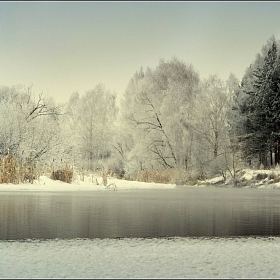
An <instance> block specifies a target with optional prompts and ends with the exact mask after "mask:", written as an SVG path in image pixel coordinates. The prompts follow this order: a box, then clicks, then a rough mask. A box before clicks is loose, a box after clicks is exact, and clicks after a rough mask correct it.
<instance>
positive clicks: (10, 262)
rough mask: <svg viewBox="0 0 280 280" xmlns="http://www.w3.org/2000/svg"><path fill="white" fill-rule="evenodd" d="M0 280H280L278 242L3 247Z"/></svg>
mask: <svg viewBox="0 0 280 280" xmlns="http://www.w3.org/2000/svg"><path fill="white" fill-rule="evenodd" d="M0 252H1V259H0V277H1V278H99V279H102V278H103V279H104V278H122V279H123V278H142V279H143V278H207V279H209V278H252V279H256V278H257V279H259V278H279V276H280V268H279V262H280V238H279V237H266V238H265V237H247V238H245V237H244V238H243V237H241V238H176V237H175V238H151V239H141V238H124V239H70V240H61V239H60V240H59V239H54V240H29V241H28V240H27V241H22V242H19V241H14V242H11V241H10V242H0Z"/></svg>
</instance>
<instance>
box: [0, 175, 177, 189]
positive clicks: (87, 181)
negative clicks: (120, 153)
mask: <svg viewBox="0 0 280 280" xmlns="http://www.w3.org/2000/svg"><path fill="white" fill-rule="evenodd" d="M95 179H97V181H98V182H99V184H97V183H96V180H95ZM107 186H108V187H106V186H104V185H103V184H102V177H101V176H100V177H95V178H94V179H92V177H91V176H85V177H84V180H83V181H82V180H79V179H75V180H73V182H72V183H70V184H68V183H65V182H62V181H59V180H52V179H50V178H48V177H47V176H40V178H39V180H35V181H34V182H33V184H31V183H22V184H0V191H52V192H55V191H112V190H127V189H170V188H175V187H176V185H175V184H159V183H144V182H137V181H127V180H120V179H116V178H113V177H110V178H108V183H107ZM114 186H116V188H114Z"/></svg>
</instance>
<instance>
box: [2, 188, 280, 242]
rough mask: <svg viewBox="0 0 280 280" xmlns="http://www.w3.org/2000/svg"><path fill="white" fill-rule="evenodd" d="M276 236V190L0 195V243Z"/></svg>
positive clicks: (279, 204) (279, 218)
mask: <svg viewBox="0 0 280 280" xmlns="http://www.w3.org/2000/svg"><path fill="white" fill-rule="evenodd" d="M248 235H259V236H265V235H274V236H276V235H280V190H277V189H243V188H213V187H212V188H211V187H205V188H203V187H186V188H176V189H168V190H139V189H138V190H120V191H108V192H105V191H104V192H98V191H94V192H67V193H65V192H22V191H21V192H1V193H0V239H1V240H15V239H29V238H31V239H33V238H36V239H37V238H39V239H53V238H64V239H65V238H119V237H140V238H141V237H175V236H176V237H188V236H197V237H199V236H216V237H227V236H248Z"/></svg>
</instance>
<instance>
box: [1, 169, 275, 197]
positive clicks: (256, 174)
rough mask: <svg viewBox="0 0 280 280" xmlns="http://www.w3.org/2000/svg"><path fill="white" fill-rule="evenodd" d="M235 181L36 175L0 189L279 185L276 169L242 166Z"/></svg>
mask: <svg viewBox="0 0 280 280" xmlns="http://www.w3.org/2000/svg"><path fill="white" fill-rule="evenodd" d="M236 180H237V184H236V185H235V184H234V180H233V178H232V177H231V176H229V175H228V176H227V178H226V179H225V178H223V177H222V176H217V177H214V178H211V179H208V180H201V181H197V183H196V184H194V185H180V186H178V185H176V184H163V183H146V182H139V181H128V180H124V179H117V178H114V177H108V178H107V184H106V186H104V185H103V184H102V177H101V176H98V175H96V174H95V175H88V176H84V177H83V180H81V178H79V177H76V178H75V179H74V180H72V182H71V183H65V182H62V181H59V180H52V179H50V178H49V177H47V176H40V177H39V179H38V180H34V182H33V183H32V184H31V183H21V184H0V191H51V192H54V191H117V190H128V189H130V190H131V189H172V188H176V187H209V186H210V187H238V188H267V189H278V188H280V170H279V169H271V170H253V169H242V170H239V171H238V172H237V173H236Z"/></svg>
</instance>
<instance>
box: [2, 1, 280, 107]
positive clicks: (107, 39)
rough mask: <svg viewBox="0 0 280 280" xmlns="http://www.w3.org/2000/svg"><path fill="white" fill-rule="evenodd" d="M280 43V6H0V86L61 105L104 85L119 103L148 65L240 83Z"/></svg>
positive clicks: (148, 3)
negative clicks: (265, 49) (177, 63)
mask: <svg viewBox="0 0 280 280" xmlns="http://www.w3.org/2000/svg"><path fill="white" fill-rule="evenodd" d="M272 35H275V36H276V37H277V38H279V37H280V2H266V1H265V2H227V1H225V2H197V1H193V2H187V1H186V2H176V1H168V2H164V1H162V2H151V1H146V2H145V1H143V2H141V1H139V2H134V1H131V2H125V1H124V2H121V1H120V2H115V1H112V2H110V1H107V2H106V1H92V2H82V1H76V2H75V1H74V2H65V1H62V2H51V1H49V2H48V1H46V2H41V1H38V2H33V1H31V2H28V1H26V2H14V1H10V2H9V1H7V2H0V85H6V86H11V85H17V84H23V85H26V86H29V85H33V91H34V92H36V93H40V92H43V93H45V94H47V95H50V96H52V97H53V98H54V100H55V101H56V102H58V103H60V102H67V101H68V100H69V97H70V96H71V94H72V93H73V92H75V91H78V92H79V93H80V95H83V94H84V93H85V92H86V91H87V90H90V89H93V88H94V87H95V86H96V85H97V84H99V83H103V84H104V85H105V87H106V88H107V89H109V90H111V91H115V92H116V93H117V96H118V97H120V96H121V95H122V94H123V92H124V91H125V88H126V86H127V84H128V82H129V80H130V78H131V77H132V76H133V74H134V73H135V72H136V71H137V70H139V69H140V67H141V66H142V67H143V69H144V70H145V69H146V68H147V67H150V68H152V69H154V68H155V67H156V66H157V64H158V62H159V60H160V59H164V60H170V59H171V58H172V57H173V56H175V57H177V58H178V59H180V60H182V61H184V62H185V63H186V64H192V65H193V67H194V68H195V70H197V71H198V72H199V74H200V77H201V78H206V77H208V76H209V75H210V74H217V75H218V76H219V77H220V78H221V79H223V80H226V79H227V78H228V76H229V74H230V72H232V73H234V74H235V75H236V76H237V77H238V78H239V79H241V78H242V77H243V74H244V71H245V70H246V68H247V67H248V66H249V65H250V63H252V62H253V61H254V59H255V56H256V54H257V53H259V52H260V51H261V48H262V46H263V45H265V44H266V42H267V40H268V39H269V38H270V37H271V36H272Z"/></svg>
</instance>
